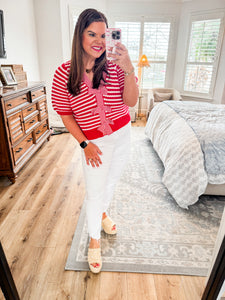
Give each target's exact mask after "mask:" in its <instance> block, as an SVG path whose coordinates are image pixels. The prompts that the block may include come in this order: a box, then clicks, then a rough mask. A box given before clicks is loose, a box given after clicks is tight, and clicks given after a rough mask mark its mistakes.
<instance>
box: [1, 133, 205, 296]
mask: <svg viewBox="0 0 225 300" xmlns="http://www.w3.org/2000/svg"><path fill="white" fill-rule="evenodd" d="M83 198H84V181H83V177H82V169H81V162H80V147H79V146H78V145H77V143H76V142H75V140H74V139H73V138H72V137H71V135H70V134H68V133H64V134H61V135H56V136H52V137H51V139H50V141H49V142H46V143H45V144H44V145H43V147H42V148H41V149H40V150H39V151H38V153H36V154H35V156H34V157H33V158H32V159H31V160H30V161H29V163H28V164H27V165H26V166H25V167H24V168H23V170H22V171H21V172H20V173H19V176H18V178H17V180H16V183H15V184H13V185H12V184H11V183H10V182H9V181H8V179H7V178H5V177H0V240H1V242H2V245H3V248H4V250H5V254H6V257H7V259H8V262H9V266H10V268H11V271H12V274H13V277H14V280H15V283H16V286H17V289H18V292H19V295H20V297H21V300H39V299H41V300H56V299H59V300H64V299H74V300H83V299H86V300H95V299H96V300H106V299H108V300H109V299H111V300H148V299H149V300H155V299H157V300H168V299H175V300H199V299H200V298H201V294H202V292H203V290H204V285H205V278H204V277H193V276H177V275H174V276H172V275H154V274H136V273H115V272H102V273H100V274H99V275H94V274H92V273H91V272H75V271H64V266H65V263H66V259H67V256H68V253H69V249H70V246H71V242H72V237H73V234H74V231H75V228H76V224H77V221H78V217H79V213H80V209H81V207H82V201H83ZM0 299H4V297H3V295H2V293H1V291H0Z"/></svg>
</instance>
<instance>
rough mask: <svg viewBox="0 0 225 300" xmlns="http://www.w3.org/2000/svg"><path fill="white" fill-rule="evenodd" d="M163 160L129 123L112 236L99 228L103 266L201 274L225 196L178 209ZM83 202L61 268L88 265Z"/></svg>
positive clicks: (113, 207) (207, 263) (206, 265)
mask: <svg viewBox="0 0 225 300" xmlns="http://www.w3.org/2000/svg"><path fill="white" fill-rule="evenodd" d="M162 174H163V165H162V163H161V160H160V159H159V157H158V156H157V154H156V152H155V151H154V149H153V147H152V144H151V142H150V140H149V139H148V138H147V137H146V136H145V135H144V128H143V127H132V149H131V157H130V161H129V163H128V165H127V167H126V169H125V170H124V173H123V176H122V178H121V180H120V183H119V184H118V187H117V189H116V192H115V195H114V199H113V201H112V204H111V207H110V215H111V216H112V218H113V219H115V220H116V222H117V228H118V233H117V235H116V236H107V235H106V234H104V232H102V239H101V245H102V260H103V269H102V271H117V272H141V273H161V274H183V275H197V276H206V275H207V271H208V268H209V266H210V262H211V257H212V252H213V248H214V242H215V239H216V235H217V231H218V228H219V223H220V219H221V216H222V212H223V208H224V204H225V201H224V200H225V197H218V196H201V197H200V199H199V201H198V203H197V204H195V205H193V206H191V207H190V208H189V210H184V209H182V208H180V207H179V206H178V205H177V204H176V202H175V201H174V199H173V198H172V196H171V195H170V194H169V193H168V191H167V189H166V188H165V187H164V185H163V184H162V181H161V177H162ZM87 250H88V235H87V225H86V219H85V204H84V205H83V208H82V210H81V214H80V217H79V221H78V225H77V228H76V231H75V234H74V238H73V241H72V246H71V249H70V253H69V257H68V260H67V263H66V270H84V271H86V270H88V264H87Z"/></svg>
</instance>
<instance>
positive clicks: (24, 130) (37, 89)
mask: <svg viewBox="0 0 225 300" xmlns="http://www.w3.org/2000/svg"><path fill="white" fill-rule="evenodd" d="M49 137H50V131H49V121H48V110H47V99H46V89H45V85H44V83H42V82H35V83H27V84H25V85H17V86H15V87H13V88H12V89H5V88H1V89H0V176H8V178H9V179H10V181H11V182H12V183H14V182H15V178H16V177H17V173H18V172H19V170H20V169H21V168H22V167H23V166H24V164H25V163H26V162H27V161H28V160H29V159H30V158H31V156H32V155H33V154H34V153H35V152H36V151H37V150H38V149H39V148H40V146H41V145H42V144H43V143H44V142H45V141H46V140H47V139H49Z"/></svg>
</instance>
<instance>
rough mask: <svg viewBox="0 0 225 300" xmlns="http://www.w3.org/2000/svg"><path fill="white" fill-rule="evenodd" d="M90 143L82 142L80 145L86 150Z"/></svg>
mask: <svg viewBox="0 0 225 300" xmlns="http://www.w3.org/2000/svg"><path fill="white" fill-rule="evenodd" d="M88 143H89V141H88V140H86V141H83V142H81V143H80V146H81V148H83V149H84V148H86V147H87V145H88Z"/></svg>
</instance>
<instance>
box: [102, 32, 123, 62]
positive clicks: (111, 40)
mask: <svg viewBox="0 0 225 300" xmlns="http://www.w3.org/2000/svg"><path fill="white" fill-rule="evenodd" d="M118 42H121V29H120V28H107V29H106V33H105V43H106V57H107V59H109V60H113V58H112V57H108V54H109V53H113V54H114V53H116V43H118Z"/></svg>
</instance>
